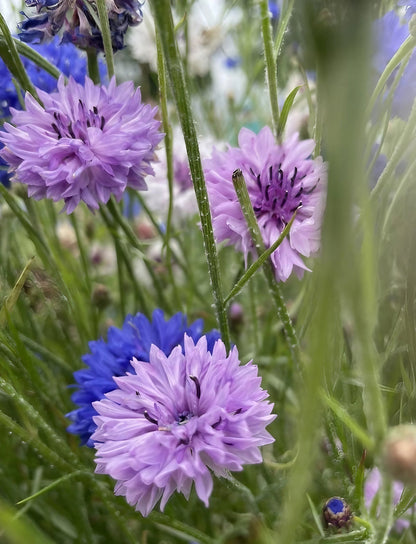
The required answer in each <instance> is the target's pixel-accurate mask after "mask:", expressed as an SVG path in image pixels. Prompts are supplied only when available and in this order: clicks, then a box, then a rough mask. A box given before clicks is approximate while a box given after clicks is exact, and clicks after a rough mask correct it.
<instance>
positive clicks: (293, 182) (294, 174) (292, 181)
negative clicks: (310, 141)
mask: <svg viewBox="0 0 416 544" xmlns="http://www.w3.org/2000/svg"><path fill="white" fill-rule="evenodd" d="M297 173H298V169H297V168H296V166H295V170H294V173H293V176H292V177H291V178H290V186H291V187H293V185H294V184H295V178H296V175H297Z"/></svg>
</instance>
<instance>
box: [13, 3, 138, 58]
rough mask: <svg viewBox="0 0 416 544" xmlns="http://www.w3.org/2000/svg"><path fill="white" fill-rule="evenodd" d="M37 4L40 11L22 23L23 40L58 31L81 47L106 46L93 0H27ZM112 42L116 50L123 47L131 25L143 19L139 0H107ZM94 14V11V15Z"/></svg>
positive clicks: (39, 38) (46, 37)
mask: <svg viewBox="0 0 416 544" xmlns="http://www.w3.org/2000/svg"><path fill="white" fill-rule="evenodd" d="M26 5H27V6H28V7H33V8H36V12H37V15H34V16H32V17H28V16H27V15H26V14H25V15H26V19H25V20H24V21H22V22H21V23H20V24H19V28H20V30H21V32H20V34H19V37H20V39H21V40H22V41H24V42H32V43H40V42H43V41H47V40H49V39H51V38H52V36H55V35H56V34H58V33H59V32H62V33H63V40H64V41H65V42H70V43H73V44H75V45H77V46H78V47H81V48H82V49H89V48H96V49H99V50H103V40H102V36H101V31H100V29H99V27H98V26H97V22H96V21H97V18H98V12H97V7H96V4H95V2H93V1H91V0H26ZM106 5H107V9H108V18H109V24H110V31H111V39H112V46H113V49H114V50H115V51H117V50H119V49H122V48H123V47H124V35H125V32H126V30H127V28H128V27H129V26H133V25H138V24H139V23H141V21H142V19H143V14H142V11H141V6H142V3H141V2H139V1H138V0H107V1H106ZM93 14H94V15H93Z"/></svg>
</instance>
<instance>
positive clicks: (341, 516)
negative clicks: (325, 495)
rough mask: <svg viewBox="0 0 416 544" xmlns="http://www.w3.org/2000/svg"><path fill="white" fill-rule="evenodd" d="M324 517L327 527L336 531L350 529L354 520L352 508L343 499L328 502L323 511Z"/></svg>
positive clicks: (333, 498) (338, 498) (337, 498)
mask: <svg viewBox="0 0 416 544" xmlns="http://www.w3.org/2000/svg"><path fill="white" fill-rule="evenodd" d="M322 515H323V518H324V523H325V526H326V527H332V528H335V529H342V528H344V527H346V528H347V529H348V528H349V526H350V524H351V520H352V512H351V508H350V506H349V505H348V504H347V502H346V501H345V499H343V498H342V497H331V498H330V499H328V500H327V501H326V503H325V504H324V507H323V509H322Z"/></svg>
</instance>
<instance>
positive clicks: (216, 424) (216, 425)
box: [211, 417, 222, 429]
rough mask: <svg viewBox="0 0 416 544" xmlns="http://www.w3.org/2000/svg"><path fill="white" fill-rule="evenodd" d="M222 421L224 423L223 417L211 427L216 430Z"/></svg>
mask: <svg viewBox="0 0 416 544" xmlns="http://www.w3.org/2000/svg"><path fill="white" fill-rule="evenodd" d="M221 421H222V417H220V419H219V420H218V421H216V422H215V423H214V424H213V425H211V427H212V428H213V429H216V428H217V427H218V425H219V424H220V423H221Z"/></svg>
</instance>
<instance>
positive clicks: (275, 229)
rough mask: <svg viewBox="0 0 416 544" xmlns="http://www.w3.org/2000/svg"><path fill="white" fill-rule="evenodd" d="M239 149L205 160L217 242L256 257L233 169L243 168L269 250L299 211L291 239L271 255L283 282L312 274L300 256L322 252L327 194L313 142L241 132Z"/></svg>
mask: <svg viewBox="0 0 416 544" xmlns="http://www.w3.org/2000/svg"><path fill="white" fill-rule="evenodd" d="M238 143H239V146H240V147H238V148H233V147H230V148H229V149H228V150H227V151H225V152H221V151H218V150H214V152H213V155H212V158H211V159H209V160H207V161H206V162H205V176H206V181H207V188H208V194H209V198H210V204H211V213H212V217H213V227H214V232H215V236H216V238H217V241H219V242H221V241H223V240H228V242H229V244H230V245H233V246H235V247H236V248H237V249H238V250H240V251H242V252H243V253H244V256H245V259H246V261H247V256H248V254H249V253H254V245H253V243H252V240H251V237H250V233H249V231H248V228H247V224H246V221H245V219H244V216H243V213H242V211H241V207H240V204H239V202H238V199H237V195H236V193H235V190H234V186H233V183H232V174H233V171H234V170H236V169H237V168H240V169H241V170H242V172H243V175H244V178H245V180H246V183H247V189H248V193H249V195H250V199H251V202H252V205H253V209H254V212H255V214H256V217H257V221H258V224H259V227H260V230H261V233H262V236H263V240H264V243H265V245H266V246H267V247H270V246H271V245H272V244H273V242H275V241H276V240H277V238H278V237H279V236H280V234H281V233H282V231H283V229H284V228H285V226H286V225H287V223H288V222H289V221H290V219H291V217H292V215H293V214H294V213H295V211H296V210H297V215H296V219H295V220H294V222H293V224H292V228H291V230H290V234H289V236H288V237H287V238H286V239H285V240H284V241H283V242H282V244H281V245H280V246H279V247H278V249H277V250H276V251H275V252H274V253H273V254H272V262H273V264H274V267H275V275H276V279H277V280H278V281H286V280H287V278H288V277H289V276H290V274H291V273H292V271H293V270H294V271H295V272H296V274H297V275H298V276H299V277H301V276H302V274H303V271H304V270H309V269H308V268H307V267H306V266H305V264H304V262H303V260H302V258H301V256H302V255H303V256H305V257H309V256H310V255H311V254H313V253H315V252H316V251H317V250H318V248H319V243H320V227H321V221H322V215H323V209H324V203H325V196H326V179H327V170H326V165H325V164H324V163H323V161H322V159H321V157H318V158H316V159H312V158H311V153H312V151H313V149H314V146H315V144H314V142H313V140H302V141H299V139H298V135H297V134H295V135H293V136H292V137H291V138H290V139H289V140H288V141H287V142H285V143H283V144H282V145H277V144H276V143H275V140H274V137H273V134H272V131H271V130H270V128H269V127H264V128H263V129H262V130H261V131H260V132H259V134H255V133H254V132H252V131H251V130H248V129H247V128H243V129H241V131H240V134H239V137H238Z"/></svg>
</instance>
